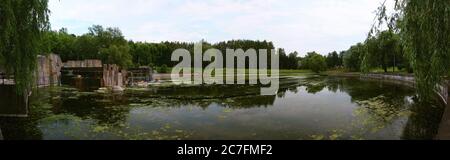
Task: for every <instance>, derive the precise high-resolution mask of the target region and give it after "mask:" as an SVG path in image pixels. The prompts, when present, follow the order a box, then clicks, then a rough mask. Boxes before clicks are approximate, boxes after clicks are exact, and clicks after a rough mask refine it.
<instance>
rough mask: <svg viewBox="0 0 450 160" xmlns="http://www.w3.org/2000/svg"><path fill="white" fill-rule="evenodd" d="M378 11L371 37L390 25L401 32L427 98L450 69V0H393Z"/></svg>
mask: <svg viewBox="0 0 450 160" xmlns="http://www.w3.org/2000/svg"><path fill="white" fill-rule="evenodd" d="M390 1H391V2H393V3H394V4H395V5H394V6H395V7H394V8H393V10H391V11H390V10H389V9H388V7H387V6H388V5H387V3H386V2H389V1H385V2H384V3H383V4H382V5H381V7H379V9H378V12H377V19H376V20H377V23H376V24H375V25H374V26H373V28H372V30H371V32H370V34H369V37H370V36H371V35H372V34H373V33H376V32H380V31H381V30H382V29H385V28H386V26H387V27H388V29H390V30H393V31H395V32H398V33H399V34H400V36H401V41H402V43H403V46H404V49H405V54H407V57H408V59H409V61H410V63H411V65H412V67H413V70H414V74H415V77H416V82H417V84H416V85H417V89H418V91H419V95H420V97H421V98H422V99H423V98H425V99H428V98H430V97H431V95H433V92H434V91H436V90H439V88H438V87H437V86H438V85H439V84H441V83H442V82H443V80H444V76H446V75H447V73H448V71H449V69H450V1H449V0H390Z"/></svg>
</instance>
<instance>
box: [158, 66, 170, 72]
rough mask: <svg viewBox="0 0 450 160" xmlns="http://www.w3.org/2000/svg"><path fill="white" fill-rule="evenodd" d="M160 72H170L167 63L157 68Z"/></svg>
mask: <svg viewBox="0 0 450 160" xmlns="http://www.w3.org/2000/svg"><path fill="white" fill-rule="evenodd" d="M157 71H158V72H159V73H169V67H167V65H165V64H163V65H162V66H161V67H159V68H158V70H157Z"/></svg>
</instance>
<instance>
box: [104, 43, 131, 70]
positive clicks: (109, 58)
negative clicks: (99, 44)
mask: <svg viewBox="0 0 450 160" xmlns="http://www.w3.org/2000/svg"><path fill="white" fill-rule="evenodd" d="M129 50H130V49H129V48H128V46H116V45H112V46H110V47H109V48H102V49H100V54H101V55H102V57H104V58H103V59H105V61H104V63H107V64H117V65H119V66H120V67H122V68H128V67H130V66H132V64H133V62H132V57H131V55H130V54H129Z"/></svg>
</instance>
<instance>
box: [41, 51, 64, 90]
mask: <svg viewBox="0 0 450 160" xmlns="http://www.w3.org/2000/svg"><path fill="white" fill-rule="evenodd" d="M37 65H38V67H37V71H36V85H37V86H38V87H45V86H52V85H59V84H60V78H61V67H62V65H63V63H62V61H61V58H60V57H59V56H58V55H56V54H50V55H47V56H38V58H37Z"/></svg>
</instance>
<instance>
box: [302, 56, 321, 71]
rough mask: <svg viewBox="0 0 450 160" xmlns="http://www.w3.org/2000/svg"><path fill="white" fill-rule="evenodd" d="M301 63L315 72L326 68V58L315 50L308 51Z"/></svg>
mask: <svg viewBox="0 0 450 160" xmlns="http://www.w3.org/2000/svg"><path fill="white" fill-rule="evenodd" d="M302 63H303V65H304V66H305V67H306V68H308V69H310V70H312V71H313V72H316V73H320V72H321V71H326V70H327V62H326V58H325V57H324V56H322V55H320V54H318V53H316V52H309V53H308V54H307V55H306V56H305V58H304V59H303V61H302Z"/></svg>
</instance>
